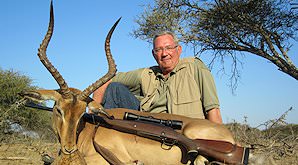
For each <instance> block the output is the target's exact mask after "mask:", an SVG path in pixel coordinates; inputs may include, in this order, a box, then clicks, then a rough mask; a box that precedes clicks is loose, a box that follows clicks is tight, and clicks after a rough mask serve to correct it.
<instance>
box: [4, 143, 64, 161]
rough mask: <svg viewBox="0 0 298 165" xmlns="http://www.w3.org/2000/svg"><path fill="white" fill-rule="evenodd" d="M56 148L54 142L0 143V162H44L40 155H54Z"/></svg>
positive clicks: (56, 145)
mask: <svg viewBox="0 0 298 165" xmlns="http://www.w3.org/2000/svg"><path fill="white" fill-rule="evenodd" d="M58 148H59V145H58V144H55V143H41V142H32V143H29V142H26V143H21V142H20V143H0V164H1V165H16V164H33V165H35V164H36V165H37V164H38V165H40V164H44V162H43V161H42V155H45V154H47V155H50V156H53V157H56V155H57V152H58Z"/></svg>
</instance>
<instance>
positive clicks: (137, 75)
mask: <svg viewBox="0 0 298 165" xmlns="http://www.w3.org/2000/svg"><path fill="white" fill-rule="evenodd" d="M142 70H143V69H137V70H133V71H129V72H119V73H117V74H116V76H115V77H114V78H113V79H112V81H113V82H119V83H122V84H123V85H125V86H126V87H127V88H128V89H129V90H130V91H131V92H132V93H133V94H135V95H139V93H140V92H141V74H142Z"/></svg>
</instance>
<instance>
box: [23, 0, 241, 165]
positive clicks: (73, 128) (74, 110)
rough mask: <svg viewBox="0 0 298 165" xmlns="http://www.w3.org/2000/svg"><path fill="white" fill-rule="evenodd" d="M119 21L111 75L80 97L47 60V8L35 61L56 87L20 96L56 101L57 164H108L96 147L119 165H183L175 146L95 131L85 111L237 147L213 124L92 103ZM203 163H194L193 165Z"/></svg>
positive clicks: (101, 129)
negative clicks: (170, 127) (143, 119)
mask: <svg viewBox="0 0 298 165" xmlns="http://www.w3.org/2000/svg"><path fill="white" fill-rule="evenodd" d="M118 22H119V20H118V21H117V22H116V23H115V24H114V26H113V27H112V28H111V30H110V32H109V33H108V35H107V38H106V42H105V51H106V56H107V60H108V63H109V71H108V73H107V74H106V75H104V76H103V77H102V78H100V79H99V80H97V81H96V82H95V83H93V84H92V85H90V86H89V87H87V88H86V89H85V90H83V91H80V90H78V89H75V88H69V87H68V85H67V83H66V82H65V81H64V79H63V77H62V76H61V75H60V73H59V72H58V70H57V69H56V68H55V67H54V66H53V65H52V64H51V62H50V61H49V60H48V58H47V55H46V49H47V46H48V44H49V42H50V39H51V36H52V33H53V28H54V14H53V6H52V4H51V12H50V22H49V27H48V31H47V34H46V35H45V38H44V40H43V41H42V43H41V45H40V48H39V50H38V56H39V58H40V61H41V62H42V63H43V65H44V66H45V67H46V68H47V69H48V71H49V72H50V73H51V74H52V76H53V77H54V79H55V80H56V81H57V83H58V84H59V86H60V89H58V90H35V91H27V92H24V93H22V95H23V96H24V97H25V98H28V99H30V100H34V101H38V102H42V101H44V100H54V101H55V105H54V107H53V129H54V131H55V133H56V135H57V137H58V139H59V142H60V144H61V152H60V156H59V157H58V158H56V160H55V164H97V165H98V164H100V165H105V164H110V163H109V161H108V160H106V157H105V156H102V154H100V153H99V151H98V149H96V148H95V146H94V144H98V145H99V146H101V150H103V151H104V152H103V153H105V154H107V155H109V157H116V158H117V160H119V161H120V162H118V164H140V163H144V164H145V165H150V164H152V165H157V164H163V165H165V164H169V165H170V164H172V165H177V164H182V163H181V162H180V161H181V150H180V148H178V147H177V146H173V147H171V148H170V149H169V148H168V149H166V148H165V147H163V146H161V143H160V142H158V141H154V140H150V139H147V138H143V137H139V136H137V135H133V134H128V133H123V132H119V131H116V130H113V129H109V128H105V127H97V126H95V125H93V124H90V123H87V122H84V121H83V120H81V118H82V115H83V114H84V113H85V110H86V107H88V108H89V110H91V111H93V112H99V114H98V115H105V116H114V117H115V118H116V119H122V118H123V115H124V113H125V112H132V113H135V114H140V115H143V116H153V117H156V118H161V119H170V120H181V121H183V127H182V129H181V130H180V131H179V132H181V133H182V134H184V135H185V136H187V137H188V138H191V139H196V138H200V139H212V140H222V141H227V142H231V143H233V144H234V143H235V141H234V139H233V137H232V134H231V132H230V131H229V130H228V129H226V128H225V127H224V126H223V125H218V124H215V123H212V122H210V121H208V120H203V119H193V118H188V117H183V116H178V115H172V114H153V113H150V114H149V113H144V112H140V111H134V110H129V109H120V108H119V109H110V110H107V111H105V110H104V109H103V107H102V106H101V105H100V104H98V103H96V102H95V101H94V100H92V99H91V98H90V97H89V95H90V94H92V93H93V92H94V91H95V90H96V89H98V88H99V87H100V86H101V85H103V84H104V83H105V82H107V81H108V80H110V79H111V78H112V77H113V76H114V75H115V73H116V65H115V63H114V60H113V58H112V54H111V52H110V38H111V35H112V33H113V31H114V29H115V27H116V25H117V23H118ZM202 161H203V159H201V158H200V157H198V158H197V160H196V162H197V164H200V163H202Z"/></svg>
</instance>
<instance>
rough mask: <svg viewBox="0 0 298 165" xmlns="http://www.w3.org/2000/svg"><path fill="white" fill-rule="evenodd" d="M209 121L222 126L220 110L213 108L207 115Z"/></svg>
mask: <svg viewBox="0 0 298 165" xmlns="http://www.w3.org/2000/svg"><path fill="white" fill-rule="evenodd" d="M207 119H208V120H210V121H212V122H214V123H218V124H222V118H221V114H220V109H219V108H213V109H211V110H210V111H208V113H207Z"/></svg>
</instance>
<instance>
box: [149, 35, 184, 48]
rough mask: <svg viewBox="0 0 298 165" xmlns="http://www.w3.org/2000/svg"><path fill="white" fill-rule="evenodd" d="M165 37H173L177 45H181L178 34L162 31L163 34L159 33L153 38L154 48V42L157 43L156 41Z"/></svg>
mask: <svg viewBox="0 0 298 165" xmlns="http://www.w3.org/2000/svg"><path fill="white" fill-rule="evenodd" d="M163 35H171V36H172V37H173V39H174V42H175V44H177V45H178V44H179V39H178V38H177V36H176V34H175V33H174V32H171V31H161V32H158V33H156V34H155V35H154V37H153V46H154V42H155V39H156V38H157V37H159V36H163Z"/></svg>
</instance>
